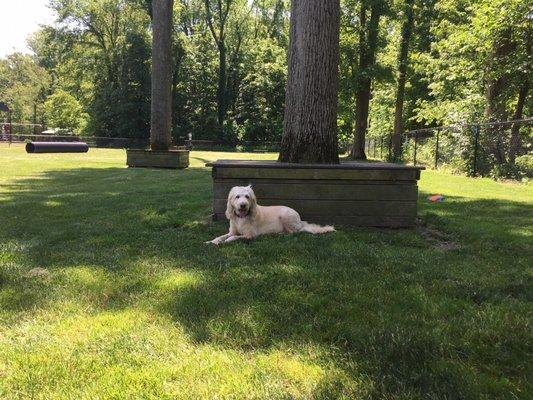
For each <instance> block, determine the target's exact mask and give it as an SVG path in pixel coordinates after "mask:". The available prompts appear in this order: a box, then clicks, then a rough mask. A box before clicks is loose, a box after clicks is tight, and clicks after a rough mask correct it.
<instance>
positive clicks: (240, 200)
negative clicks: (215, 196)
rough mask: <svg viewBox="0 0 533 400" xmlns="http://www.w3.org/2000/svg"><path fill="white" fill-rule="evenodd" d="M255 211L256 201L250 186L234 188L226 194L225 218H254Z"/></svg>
mask: <svg viewBox="0 0 533 400" xmlns="http://www.w3.org/2000/svg"><path fill="white" fill-rule="evenodd" d="M256 209H257V199H256V197H255V193H254V191H253V190H252V185H248V186H235V187H233V188H232V189H231V190H230V192H229V194H228V204H227V207H226V218H227V219H231V218H234V217H237V218H246V217H252V218H253V217H254V216H255V212H256Z"/></svg>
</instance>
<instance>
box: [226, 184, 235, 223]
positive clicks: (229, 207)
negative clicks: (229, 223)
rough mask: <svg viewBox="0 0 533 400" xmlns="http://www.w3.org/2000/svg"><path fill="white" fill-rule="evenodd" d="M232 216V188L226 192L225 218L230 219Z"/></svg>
mask: <svg viewBox="0 0 533 400" xmlns="http://www.w3.org/2000/svg"><path fill="white" fill-rule="evenodd" d="M232 216H233V188H232V189H231V190H230V191H229V193H228V202H227V204H226V218H227V219H231V217H232Z"/></svg>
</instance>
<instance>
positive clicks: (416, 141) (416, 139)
mask: <svg viewBox="0 0 533 400" xmlns="http://www.w3.org/2000/svg"><path fill="white" fill-rule="evenodd" d="M417 146H418V132H415V151H414V153H413V165H416V147H417Z"/></svg>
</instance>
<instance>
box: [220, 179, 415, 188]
mask: <svg viewBox="0 0 533 400" xmlns="http://www.w3.org/2000/svg"><path fill="white" fill-rule="evenodd" d="M213 183H215V184H217V183H223V184H225V183H228V184H232V185H233V186H248V185H250V184H251V185H256V184H276V185H277V184H290V183H304V184H306V185H322V184H325V185H339V186H341V185H389V186H396V185H411V186H416V182H415V181H380V180H377V179H375V180H359V179H358V180H357V181H355V182H353V181H351V180H340V179H339V180H334V179H313V180H308V179H246V178H236V179H232V178H221V179H219V178H214V179H213Z"/></svg>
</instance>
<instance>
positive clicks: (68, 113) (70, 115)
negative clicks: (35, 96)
mask: <svg viewBox="0 0 533 400" xmlns="http://www.w3.org/2000/svg"><path fill="white" fill-rule="evenodd" d="M44 109H45V117H46V121H47V122H48V125H49V126H50V127H53V128H60V129H66V130H69V131H71V132H75V133H79V132H78V131H79V129H80V128H81V127H83V126H84V125H85V122H86V121H85V118H86V115H84V113H83V109H82V107H81V105H80V103H79V102H78V101H77V100H76V99H75V98H74V97H73V96H72V95H70V94H69V93H67V92H65V91H63V90H57V91H56V92H55V93H54V94H52V95H50V96H48V98H47V99H46V101H45V103H44Z"/></svg>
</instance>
